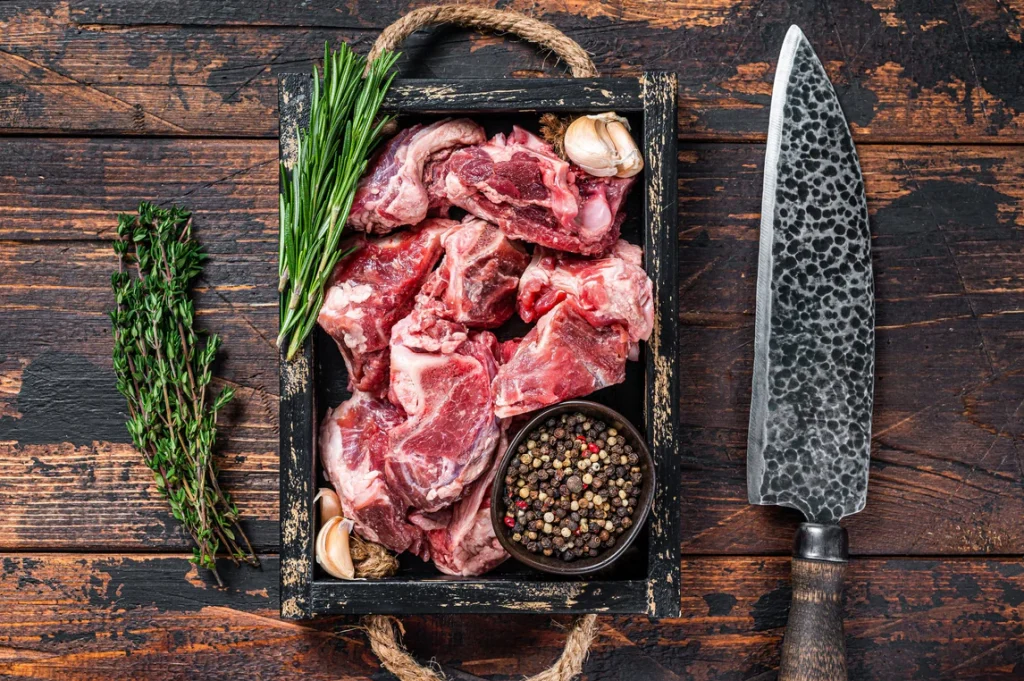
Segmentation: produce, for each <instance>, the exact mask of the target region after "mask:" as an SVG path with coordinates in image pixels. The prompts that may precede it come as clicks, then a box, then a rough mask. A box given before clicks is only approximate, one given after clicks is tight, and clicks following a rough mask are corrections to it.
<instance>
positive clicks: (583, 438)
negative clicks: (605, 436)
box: [576, 435, 587, 442]
mask: <svg viewBox="0 0 1024 681" xmlns="http://www.w3.org/2000/svg"><path fill="white" fill-rule="evenodd" d="M576 439H577V440H579V441H580V442H586V441H587V438H585V437H583V436H582V435H577V436H576Z"/></svg>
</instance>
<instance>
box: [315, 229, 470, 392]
mask: <svg viewBox="0 0 1024 681" xmlns="http://www.w3.org/2000/svg"><path fill="white" fill-rule="evenodd" d="M458 224H459V223H457V222H455V221H453V220H440V219H438V220H427V221H425V222H423V223H421V224H420V225H419V226H418V227H417V228H414V229H409V230H405V231H402V232H400V233H398V234H394V235H391V236H388V237H384V238H379V239H367V238H365V237H363V236H359V237H357V238H355V239H352V240H349V241H348V242H347V243H346V244H345V245H343V246H342V248H346V249H347V248H355V249H357V250H355V251H354V252H353V253H352V254H351V255H349V256H347V257H345V258H343V259H342V260H341V261H340V262H339V263H338V265H337V267H335V269H334V272H333V274H332V276H331V280H330V281H329V283H328V286H327V289H326V291H325V293H324V304H323V307H322V308H321V309H320V316H319V317H318V319H317V321H318V322H319V323H320V326H321V327H323V329H324V331H326V332H327V333H328V334H330V336H331V337H332V338H334V340H335V341H336V342H337V343H338V348H339V349H340V350H341V354H342V356H343V357H344V358H345V364H346V366H347V367H348V373H349V380H350V381H351V385H352V388H353V389H355V390H362V391H366V392H372V393H375V394H378V395H382V394H383V393H384V392H386V391H387V384H388V367H389V365H390V360H389V355H388V344H389V342H390V340H391V328H392V327H393V326H394V324H395V322H397V321H398V320H399V319H401V318H402V317H404V316H406V315H407V314H409V311H410V310H411V309H412V307H413V303H414V300H415V297H416V293H417V292H418V291H419V289H420V286H421V285H422V284H423V282H424V280H425V279H426V278H427V276H428V275H429V274H430V272H431V270H432V269H433V267H434V264H435V263H437V260H438V258H440V256H441V237H442V236H444V234H445V232H447V231H448V230H449V229H452V228H454V227H457V226H458Z"/></svg>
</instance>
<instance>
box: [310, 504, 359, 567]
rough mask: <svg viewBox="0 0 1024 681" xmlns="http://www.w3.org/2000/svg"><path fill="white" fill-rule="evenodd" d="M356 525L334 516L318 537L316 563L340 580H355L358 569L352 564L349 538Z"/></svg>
mask: <svg viewBox="0 0 1024 681" xmlns="http://www.w3.org/2000/svg"><path fill="white" fill-rule="evenodd" d="M354 525H355V524H354V523H353V522H352V521H351V520H348V519H346V518H342V517H341V516H340V515H339V516H334V517H333V518H331V519H330V520H328V521H327V522H326V523H325V524H324V526H323V527H321V528H320V533H319V534H317V536H316V562H317V563H319V564H320V566H321V567H322V568H323V569H324V571H325V572H326V573H327V574H329V575H330V576H332V577H337V578H338V579H355V576H356V569H355V565H354V564H353V563H352V552H351V550H350V549H349V542H348V537H349V534H350V533H351V532H352V528H353V527H354Z"/></svg>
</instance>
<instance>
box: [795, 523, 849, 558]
mask: <svg viewBox="0 0 1024 681" xmlns="http://www.w3.org/2000/svg"><path fill="white" fill-rule="evenodd" d="M849 548H850V547H849V539H848V538H847V535H846V530H845V529H844V528H842V527H840V526H839V525H820V524H818V523H800V529H798V530H797V531H796V537H795V538H794V539H793V557H795V558H801V559H803V560H820V561H825V562H828V563H845V562H846V561H847V559H848V558H849V555H850V554H849Z"/></svg>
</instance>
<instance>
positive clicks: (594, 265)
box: [519, 240, 654, 343]
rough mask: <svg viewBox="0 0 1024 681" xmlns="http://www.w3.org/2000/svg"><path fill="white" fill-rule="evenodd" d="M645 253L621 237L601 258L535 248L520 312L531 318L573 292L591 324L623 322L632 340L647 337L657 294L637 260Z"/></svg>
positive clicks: (527, 319) (522, 285) (524, 281)
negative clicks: (654, 293) (654, 295)
mask: <svg viewBox="0 0 1024 681" xmlns="http://www.w3.org/2000/svg"><path fill="white" fill-rule="evenodd" d="M642 253H643V252H642V251H641V250H640V248H639V247H638V246H633V245H631V244H628V243H626V242H625V241H621V240H620V241H619V242H618V243H617V244H616V246H615V247H614V248H613V249H611V251H610V253H609V255H607V256H605V257H603V258H600V259H597V260H591V259H587V258H579V257H576V256H571V255H566V254H563V253H555V252H552V251H549V250H547V249H545V248H537V249H536V250H534V253H533V260H532V261H531V262H530V266H529V267H527V268H526V272H525V273H524V274H523V276H522V279H520V281H519V316H520V317H522V318H523V321H525V322H532V321H533V320H534V319H536V318H537V317H539V316H541V315H542V314H544V313H546V312H547V311H548V310H550V309H551V308H553V307H554V306H555V305H557V304H558V303H560V302H562V301H563V300H565V299H566V298H567V297H572V298H573V299H574V302H575V303H576V306H577V308H578V309H579V311H580V314H582V315H583V317H584V318H585V319H586V320H587V321H588V322H590V324H591V325H593V326H596V327H601V326H608V325H609V324H621V325H623V326H625V327H626V330H627V331H628V332H629V340H630V341H631V342H633V343H636V342H638V341H641V340H647V339H648V338H650V337H651V330H652V329H653V328H654V298H653V293H652V284H651V280H650V278H648V276H647V273H646V272H644V270H643V268H641V267H640V265H639V260H640V259H641V258H642V257H643V256H642ZM623 256H624V257H623Z"/></svg>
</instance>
